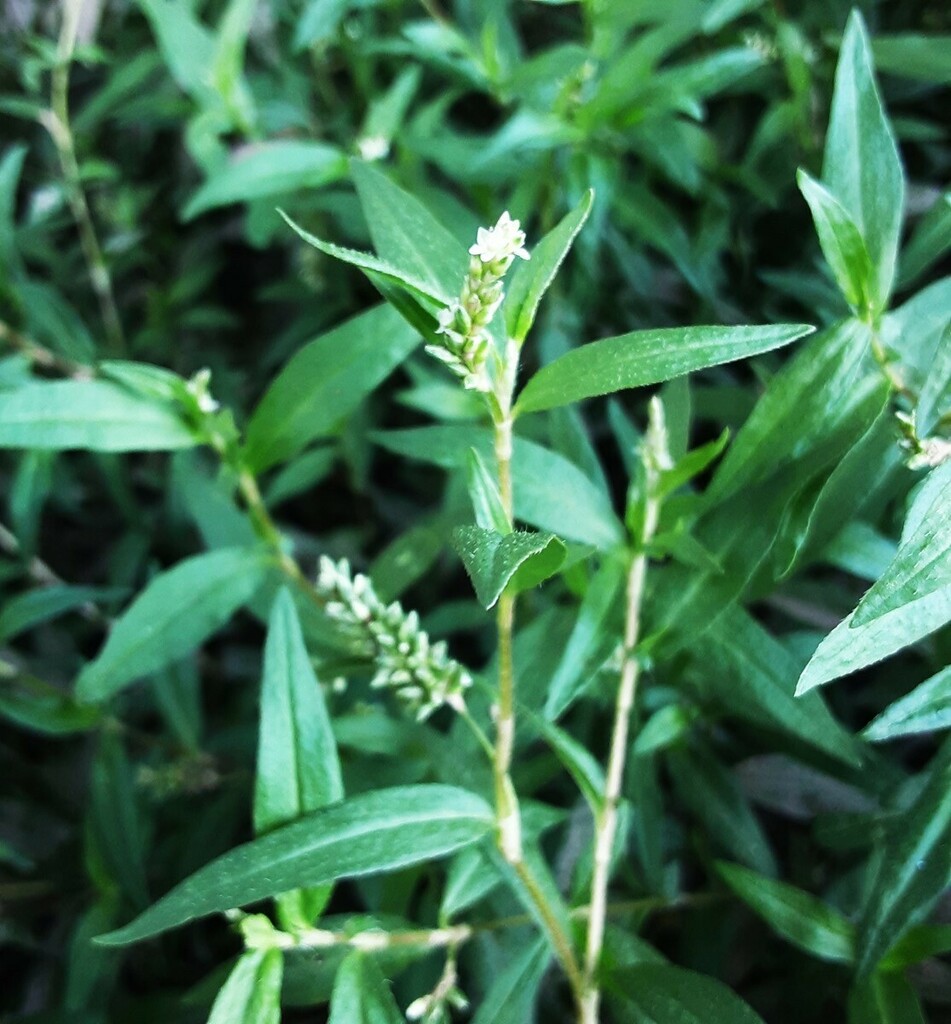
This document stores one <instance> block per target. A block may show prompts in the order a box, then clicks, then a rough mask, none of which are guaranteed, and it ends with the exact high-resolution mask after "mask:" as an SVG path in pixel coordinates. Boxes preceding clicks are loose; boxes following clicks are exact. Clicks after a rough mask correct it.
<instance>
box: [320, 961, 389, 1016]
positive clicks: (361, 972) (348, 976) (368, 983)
mask: <svg viewBox="0 0 951 1024" xmlns="http://www.w3.org/2000/svg"><path fill="white" fill-rule="evenodd" d="M328 1024H406V1018H405V1017H404V1016H403V1014H402V1013H400V1010H399V1007H398V1006H397V1005H396V1000H395V999H394V998H393V994H392V992H390V989H389V986H388V985H387V983H386V978H384V977H383V974H382V972H381V971H380V968H379V967H377V965H376V964H375V963H374V961H373V960H372V959H371V958H370V957H368V956H364V954H362V953H351V954H350V955H349V956H348V957H347V959H346V960H344V962H343V963H342V964H341V965H340V967H339V968H338V970H337V977H336V979H335V980H334V990H333V995H332V996H331V999H330V1019H329V1022H328Z"/></svg>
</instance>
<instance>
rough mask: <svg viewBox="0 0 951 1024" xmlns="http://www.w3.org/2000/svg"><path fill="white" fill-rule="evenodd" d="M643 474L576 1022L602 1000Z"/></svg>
mask: <svg viewBox="0 0 951 1024" xmlns="http://www.w3.org/2000/svg"><path fill="white" fill-rule="evenodd" d="M647 477H648V480H647V498H646V501H645V506H644V522H643V527H642V530H641V537H640V543H639V544H638V546H637V550H636V551H635V553H634V557H633V559H632V561H631V568H630V570H629V572H628V576H627V593H626V601H625V617H624V660H623V663H622V666H621V682H620V685H619V687H618V693H617V703H616V705H615V708H614V725H613V728H612V730H611V749H610V752H609V754H608V767H607V772H606V775H605V780H604V793H603V795H602V802H601V809H600V812H599V813H598V815H597V817H596V819H595V839H594V876H593V878H592V880H591V913H590V917H589V919H588V938H587V943H586V946H585V959H584V979H583V991H582V996H581V1003H580V1012H579V1024H598V1014H599V1012H600V1006H601V987H600V985H599V983H598V978H597V972H598V964H599V962H600V959H601V949H602V947H603V945H604V926H605V920H606V917H607V905H608V883H609V881H610V879H611V857H612V854H613V852H614V839H615V836H616V835H617V819H618V805H619V804H620V801H621V786H622V784H623V782H624V764H625V761H626V759H627V747H628V734H629V732H630V723H631V712H632V711H633V709H634V700H635V698H636V696H637V682H638V678H639V677H640V663H639V662H638V660H637V655H636V653H635V648H636V647H637V640H638V637H639V635H640V627H641V605H642V604H643V600H644V580H645V578H646V576H647V545H648V544H649V543H650V540H651V538H652V537H653V536H654V532H655V531H656V529H657V520H658V517H659V501H658V498H657V496H656V489H655V486H654V481H653V479H652V477H653V474H652V472H651V471H650V469H648V473H647Z"/></svg>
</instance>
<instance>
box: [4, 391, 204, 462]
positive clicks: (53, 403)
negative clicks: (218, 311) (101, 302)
mask: <svg viewBox="0 0 951 1024" xmlns="http://www.w3.org/2000/svg"><path fill="white" fill-rule="evenodd" d="M199 443H200V439H199V437H198V436H197V434H196V433H195V432H194V431H193V430H192V429H191V428H190V427H189V426H188V425H187V424H186V422H185V420H184V417H183V415H182V413H181V412H180V411H179V410H178V409H176V408H175V407H174V406H172V405H168V404H165V403H162V402H157V401H148V400H147V399H146V398H144V397H143V396H142V395H137V394H133V393H132V392H131V391H128V390H126V389H125V388H123V387H120V386H119V385H118V384H112V383H110V382H108V381H104V380H58V381H50V382H48V383H42V384H40V383H37V384H28V385H27V386H26V387H21V388H17V389H15V390H13V391H3V392H0V448H34V449H40V450H46V451H66V450H70V449H74V448H85V449H88V450H90V451H97V452H134V451H169V450H172V449H176V448H192V447H194V446H195V445H197V444H199Z"/></svg>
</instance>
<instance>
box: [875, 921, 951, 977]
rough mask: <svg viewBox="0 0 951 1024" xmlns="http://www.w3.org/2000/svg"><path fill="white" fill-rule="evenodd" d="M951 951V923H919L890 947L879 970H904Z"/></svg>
mask: <svg viewBox="0 0 951 1024" xmlns="http://www.w3.org/2000/svg"><path fill="white" fill-rule="evenodd" d="M947 952H951V924H919V925H917V926H916V927H914V928H911V929H909V931H907V932H905V934H904V935H903V936H902V937H901V938H900V939H899V940H898V942H896V943H895V945H894V946H892V947H891V949H889V951H888V953H887V954H886V956H885V958H884V959H883V960H882V962H881V964H879V968H878V969H879V971H903V970H904V969H905V968H906V967H911V966H912V965H914V964H920V963H921V962H922V961H923V960H928V959H929V958H930V957H933V956H940V955H941V954H943V953H947Z"/></svg>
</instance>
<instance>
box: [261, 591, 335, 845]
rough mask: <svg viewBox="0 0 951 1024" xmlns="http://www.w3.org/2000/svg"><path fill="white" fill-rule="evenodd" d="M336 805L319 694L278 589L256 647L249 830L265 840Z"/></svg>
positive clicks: (290, 605)
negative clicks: (259, 677)
mask: <svg viewBox="0 0 951 1024" xmlns="http://www.w3.org/2000/svg"><path fill="white" fill-rule="evenodd" d="M342 799H343V781H342V778H341V774H340V760H339V758H338V756H337V744H336V742H335V740H334V736H333V731H332V730H331V727H330V718H329V717H328V715H327V706H326V704H325V703H324V697H323V691H322V690H321V688H320V683H318V681H317V677H316V676H315V675H314V670H313V668H312V667H311V663H310V658H309V657H308V655H307V648H306V647H305V646H304V637H303V634H302V632H301V627H300V622H299V620H298V618H297V610H296V608H295V607H294V601H293V599H292V598H291V595H290V592H289V591H288V590H287V588H286V587H284V588H282V589H281V590H280V592H279V593H278V595H277V599H276V600H275V602H274V607H273V609H272V611H271V618H270V621H269V623H268V633H267V642H266V644H265V647H264V680H263V682H262V684H261V723H260V726H259V727H258V762H257V774H256V776H255V783H254V830H255V832H257V833H259V834H260V833H262V832H267V831H269V830H270V829H272V828H274V827H275V826H277V825H283V824H285V823H286V822H288V821H294V820H295V819H296V818H299V817H301V816H302V815H303V814H305V813H307V812H308V811H316V810H317V809H318V808H320V807H323V806H325V805H326V804H332V803H336V802H337V801H338V800H342Z"/></svg>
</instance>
